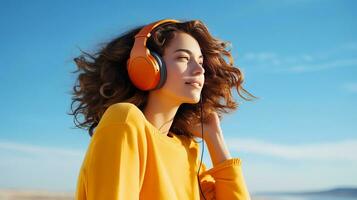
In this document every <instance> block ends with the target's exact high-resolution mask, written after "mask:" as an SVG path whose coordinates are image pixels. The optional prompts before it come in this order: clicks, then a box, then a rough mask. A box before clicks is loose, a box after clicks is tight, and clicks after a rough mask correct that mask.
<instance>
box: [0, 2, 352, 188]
mask: <svg viewBox="0 0 357 200" xmlns="http://www.w3.org/2000/svg"><path fill="white" fill-rule="evenodd" d="M356 9H357V3H356V2H355V1H343V0H324V1H322V0H310V1H307V0H281V1H263V0H252V1H236V0H235V1H233V0H232V1H225V2H224V3H223V2H222V3H217V2H214V1H211V2H209V1H171V2H167V1H163V0H156V1H151V2H150V5H148V4H147V3H145V2H142V3H141V5H140V3H138V2H136V1H135V2H134V1H128V2H124V1H106V2H105V3H104V2H103V1H101V2H99V1H71V2H70V1H44V0H43V1H40V0H36V1H2V2H1V6H0V11H1V12H0V15H1V17H0V26H1V37H0V44H1V45H0V53H1V64H0V67H1V72H2V73H0V80H1V83H2V84H1V85H0V90H1V99H0V103H1V104H0V106H1V112H0V121H1V124H2V125H1V128H0V159H1V162H0V177H1V179H0V188H31V189H47V190H60V191H64V190H65V191H74V189H75V185H76V180H77V174H78V171H79V167H80V165H81V163H82V159H83V156H84V153H85V151H86V148H87V145H88V143H89V137H88V134H87V132H86V131H85V130H79V129H75V128H73V126H74V124H73V121H72V116H69V115H67V114H66V112H69V109H70V103H71V96H70V92H71V89H72V86H73V84H74V81H75V78H76V77H75V75H74V74H71V73H70V72H71V71H73V70H75V65H74V62H73V61H72V60H73V58H74V57H76V56H78V55H79V54H80V52H79V50H78V47H79V48H81V49H83V50H87V51H95V50H96V49H97V48H98V47H99V45H100V44H101V43H103V42H108V41H109V40H111V39H112V38H114V37H115V36H118V35H119V34H120V33H122V32H123V31H126V30H127V29H129V28H133V27H135V26H138V25H143V24H146V23H149V22H152V21H155V20H158V19H162V18H175V19H182V20H188V19H200V20H202V21H203V22H204V23H205V24H206V25H207V26H208V28H209V30H210V31H211V33H212V34H213V35H214V36H216V37H218V38H219V39H222V40H225V41H230V42H231V43H232V47H231V49H232V54H233V57H234V59H235V64H236V65H238V66H239V67H240V68H241V69H242V71H243V73H244V75H245V82H244V87H245V88H246V89H247V90H248V91H249V92H251V93H252V94H254V95H256V96H258V97H260V99H259V100H256V101H254V102H244V100H243V99H240V98H238V95H237V94H236V92H235V97H236V100H237V101H239V102H242V104H241V106H240V107H239V109H238V110H237V111H235V112H234V113H232V114H229V115H226V116H225V117H224V118H223V121H222V129H223V133H224V135H225V137H226V142H227V145H228V146H229V149H230V151H231V154H232V155H233V156H235V157H240V158H241V159H242V160H243V163H244V164H243V171H244V175H245V177H246V182H247V185H248V188H249V190H250V191H251V192H256V191H287V190H310V189H324V188H330V187H338V186H357V182H356V181H355V180H357V170H355V169H357V156H356V154H355V153H353V152H357V124H356V116H357V115H356V114H357V106H356V103H355V102H357V101H356V100H357V76H356V75H357V57H356V55H357V38H356V35H357V28H356V24H355V21H356V17H357V14H356V12H355V10H356ZM204 161H205V162H206V163H207V165H208V166H211V163H210V160H209V154H208V151H207V148H206V150H205V155H204Z"/></svg>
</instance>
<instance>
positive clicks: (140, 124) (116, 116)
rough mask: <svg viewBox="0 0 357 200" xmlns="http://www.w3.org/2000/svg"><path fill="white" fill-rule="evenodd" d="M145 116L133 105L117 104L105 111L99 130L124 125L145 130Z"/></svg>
mask: <svg viewBox="0 0 357 200" xmlns="http://www.w3.org/2000/svg"><path fill="white" fill-rule="evenodd" d="M143 115H144V114H143V113H142V111H141V110H140V109H139V108H138V107H137V106H136V105H135V104H133V103H129V102H120V103H115V104H112V105H110V106H109V107H108V108H107V109H106V110H105V112H104V113H103V116H102V118H101V119H100V121H99V124H98V126H97V128H99V127H103V126H107V125H115V124H123V123H124V124H127V125H130V126H135V127H137V128H144V126H145V124H144V116H143Z"/></svg>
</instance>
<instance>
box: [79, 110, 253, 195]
mask: <svg viewBox="0 0 357 200" xmlns="http://www.w3.org/2000/svg"><path fill="white" fill-rule="evenodd" d="M198 154H199V145H198V144H197V143H195V142H194V141H193V139H188V138H187V137H184V136H179V135H173V137H169V136H166V135H164V134H160V133H159V131H158V129H157V128H156V127H155V126H154V125H153V124H151V123H150V122H149V121H148V120H147V119H146V118H145V115H144V114H143V113H142V112H141V110H140V109H139V108H138V107H136V106H135V105H134V104H131V103H116V104H113V105H111V106H110V107H109V108H108V109H107V110H106V111H105V113H104V114H103V117H102V119H101V120H100V122H99V124H98V126H97V128H96V129H95V131H94V135H93V137H92V138H91V141H90V143H89V146H88V149H87V152H86V154H85V157H84V160H83V163H82V166H81V169H80V172H79V176H78V181H77V190H76V194H75V199H77V200H84V199H90V200H99V199H103V200H119V199H123V200H131V199H133V200H135V199H143V200H147V199H149V200H151V199H153V200H186V199H187V200H190V199H193V200H199V199H203V197H202V196H201V195H200V191H199V186H198V180H197V170H198V167H199V161H200V156H199V155H198ZM241 163H242V162H241V160H240V159H239V158H232V159H229V160H225V161H223V162H222V163H219V164H217V165H215V166H214V167H213V168H211V169H209V170H207V169H206V166H205V165H204V163H202V166H201V170H200V180H201V181H200V182H201V183H200V184H201V188H202V190H203V192H204V194H205V197H206V199H207V200H209V199H217V200H233V199H241V200H247V199H250V196H249V192H248V190H247V187H246V185H245V181H244V177H243V174H242V169H241Z"/></svg>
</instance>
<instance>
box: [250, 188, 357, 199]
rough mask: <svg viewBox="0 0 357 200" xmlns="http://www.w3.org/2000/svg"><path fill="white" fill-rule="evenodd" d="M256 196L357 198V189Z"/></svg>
mask: <svg viewBox="0 0 357 200" xmlns="http://www.w3.org/2000/svg"><path fill="white" fill-rule="evenodd" d="M255 195H269V196H270V195H309V196H312V195H319V196H335V197H356V198H357V188H333V189H329V190H321V191H300V192H259V193H255Z"/></svg>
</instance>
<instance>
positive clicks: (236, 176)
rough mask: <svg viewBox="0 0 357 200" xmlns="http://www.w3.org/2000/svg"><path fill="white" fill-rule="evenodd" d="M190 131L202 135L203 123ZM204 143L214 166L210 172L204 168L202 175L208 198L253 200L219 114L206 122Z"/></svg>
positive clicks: (201, 178)
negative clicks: (231, 152)
mask: <svg viewBox="0 0 357 200" xmlns="http://www.w3.org/2000/svg"><path fill="white" fill-rule="evenodd" d="M190 128H191V131H192V133H193V134H194V135H196V136H198V137H200V136H201V134H200V133H201V124H198V125H196V126H193V127H190ZM204 140H205V142H206V144H207V147H208V150H209V153H210V157H211V160H212V163H213V168H211V169H209V170H208V171H206V169H205V166H204V168H203V169H204V170H203V172H202V174H200V184H201V187H202V190H203V191H204V193H205V194H207V195H205V196H206V199H207V200H208V199H217V200H223V199H232V200H249V199H250V195H249V192H248V189H247V187H246V184H245V180H244V176H243V172H242V168H241V163H242V161H241V160H240V159H239V158H232V157H231V155H230V153H229V151H228V148H227V145H226V144H225V141H224V137H223V133H222V130H221V127H220V121H219V117H218V115H217V113H216V112H213V113H212V114H211V115H210V116H209V118H208V122H207V123H204ZM207 196H208V198H207ZM212 196H213V197H212ZM202 199H203V198H202Z"/></svg>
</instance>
